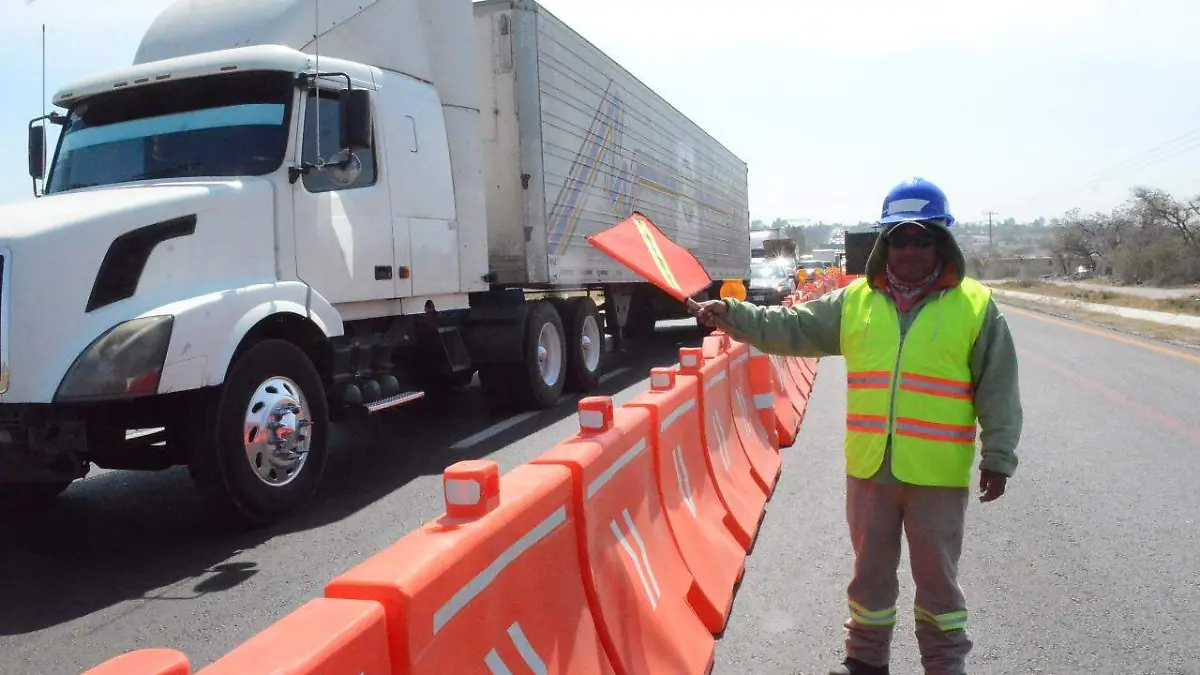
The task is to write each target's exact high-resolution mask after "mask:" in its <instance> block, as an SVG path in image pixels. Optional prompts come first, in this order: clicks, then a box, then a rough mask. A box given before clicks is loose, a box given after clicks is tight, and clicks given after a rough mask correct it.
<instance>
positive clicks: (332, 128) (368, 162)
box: [302, 90, 375, 192]
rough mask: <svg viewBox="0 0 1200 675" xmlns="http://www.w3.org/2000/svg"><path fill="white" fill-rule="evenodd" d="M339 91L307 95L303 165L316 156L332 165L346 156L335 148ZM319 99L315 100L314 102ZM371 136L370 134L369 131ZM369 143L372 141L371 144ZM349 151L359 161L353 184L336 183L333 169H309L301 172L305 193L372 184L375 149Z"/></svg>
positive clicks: (341, 150)
mask: <svg viewBox="0 0 1200 675" xmlns="http://www.w3.org/2000/svg"><path fill="white" fill-rule="evenodd" d="M339 97H340V92H338V91H331V90H320V91H319V97H318V92H313V93H310V94H309V95H308V98H307V100H306V101H305V110H304V149H303V152H302V159H303V161H304V163H305V164H309V165H311V164H316V163H317V158H318V156H320V157H321V158H322V159H324V161H325V163H326V164H334V163H336V162H339V161H342V160H344V159H346V157H347V153H346V151H345V150H344V149H343V148H340V147H338V129H339V127H340V126H341V119H340V116H339V108H338V100H339ZM318 102H319V103H318ZM318 105H320V111H321V112H320V125H321V135H320V139H321V143H320V155H318V154H317V118H318V115H317V106H318ZM372 137H374V134H372ZM372 145H373V143H372ZM352 151H353V154H354V156H355V157H357V159H358V161H359V162H361V164H362V173H361V174H359V176H358V179H357V180H355V181H354V182H353V183H350V184H345V183H343V182H339V180H338V176H337V169H336V168H335V167H327V168H326V169H325V170H323V171H322V170H318V169H312V170H311V171H309V172H308V173H306V174H304V187H305V188H306V189H308V191H309V192H329V191H331V190H350V189H354V188H361V187H368V186H370V185H374V184H375V148H374V147H370V148H353V149H352Z"/></svg>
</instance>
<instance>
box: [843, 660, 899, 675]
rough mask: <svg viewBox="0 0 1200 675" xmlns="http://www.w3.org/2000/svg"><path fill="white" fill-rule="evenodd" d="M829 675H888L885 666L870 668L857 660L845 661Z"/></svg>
mask: <svg viewBox="0 0 1200 675" xmlns="http://www.w3.org/2000/svg"><path fill="white" fill-rule="evenodd" d="M829 675H890V674H889V673H888V667H887V666H871V665H867V664H865V663H863V662H862V661H859V660H858V659H849V658H848V659H846V660H845V661H843V662H842V665H840V666H837V667H836V668H834V669H833V670H831V671H829Z"/></svg>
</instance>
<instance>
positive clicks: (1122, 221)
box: [1051, 188, 1200, 283]
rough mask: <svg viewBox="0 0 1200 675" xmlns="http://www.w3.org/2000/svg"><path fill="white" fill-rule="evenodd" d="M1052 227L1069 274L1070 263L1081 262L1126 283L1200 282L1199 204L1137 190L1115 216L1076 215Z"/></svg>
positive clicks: (1072, 213) (1075, 212) (1056, 248)
mask: <svg viewBox="0 0 1200 675" xmlns="http://www.w3.org/2000/svg"><path fill="white" fill-rule="evenodd" d="M1051 227H1052V228H1053V230H1054V232H1055V238H1054V245H1053V246H1052V251H1053V254H1054V255H1055V257H1057V258H1058V259H1059V260H1060V261H1061V262H1062V266H1063V271H1064V273H1069V272H1068V270H1067V262H1066V261H1067V259H1068V257H1081V258H1084V259H1087V260H1090V261H1092V262H1093V264H1094V266H1095V268H1096V270H1097V272H1099V273H1100V274H1102V275H1110V274H1111V275H1114V276H1116V277H1117V278H1119V279H1121V280H1122V281H1125V282H1127V283H1144V282H1151V283H1176V282H1188V281H1197V280H1200V201H1197V200H1190V201H1186V202H1181V201H1178V200H1176V199H1175V198H1173V197H1172V196H1171V195H1169V194H1167V193H1165V192H1163V191H1161V190H1153V189H1149V188H1138V189H1136V190H1134V191H1133V196H1132V197H1131V198H1130V199H1129V200H1128V201H1126V202H1125V203H1124V204H1122V205H1121V206H1119V207H1117V208H1115V209H1113V210H1112V212H1111V213H1108V214H1103V213H1095V214H1092V215H1090V216H1084V215H1082V214H1081V213H1080V212H1079V210H1078V209H1075V210H1072V211H1069V212H1068V213H1067V214H1065V216H1064V217H1062V218H1056V219H1054V220H1053V221H1051Z"/></svg>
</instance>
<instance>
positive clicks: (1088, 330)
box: [997, 298, 1200, 363]
mask: <svg viewBox="0 0 1200 675" xmlns="http://www.w3.org/2000/svg"><path fill="white" fill-rule="evenodd" d="M997 301H999V302H1003V301H1002V300H1000V299H999V298H997ZM1004 311H1005V312H1015V313H1017V314H1020V315H1022V316H1027V317H1029V318H1031V319H1037V320H1038V321H1045V322H1046V323H1056V324H1058V325H1060V326H1066V327H1067V328H1073V329H1075V330H1077V331H1081V332H1083V333H1091V334H1092V335H1099V336H1100V337H1102V338H1108V339H1109V340H1116V341H1117V342H1124V343H1125V344H1128V345H1133V346H1135V347H1141V348H1142V349H1148V350H1150V351H1155V352H1159V353H1161V354H1166V355H1168V356H1174V357H1176V358H1180V359H1187V360H1188V361H1195V362H1196V363H1200V355H1196V354H1188V353H1187V352H1181V351H1178V350H1175V349H1168V348H1167V347H1160V346H1159V345H1156V344H1151V343H1149V342H1143V341H1141V340H1135V339H1133V338H1129V337H1125V336H1123V335H1115V334H1113V333H1110V332H1107V331H1103V330H1098V329H1095V328H1088V327H1086V326H1081V325H1079V324H1077V323H1074V322H1072V321H1064V320H1062V319H1056V318H1053V317H1049V316H1046V315H1045V314H1041V313H1039V312H1032V311H1029V310H1024V309H1017V308H1016V307H1014V306H1012V305H1008V304H1006V305H1005V306H1004Z"/></svg>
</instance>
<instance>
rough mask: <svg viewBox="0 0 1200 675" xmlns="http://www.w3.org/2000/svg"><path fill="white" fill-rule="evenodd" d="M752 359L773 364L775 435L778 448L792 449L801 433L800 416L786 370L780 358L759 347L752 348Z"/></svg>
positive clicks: (772, 383) (772, 384)
mask: <svg viewBox="0 0 1200 675" xmlns="http://www.w3.org/2000/svg"><path fill="white" fill-rule="evenodd" d="M750 358H751V359H756V358H762V359H766V360H767V363H769V364H771V372H772V373H773V376H772V377H771V386H772V387H773V388H774V390H775V433H776V435H777V437H778V438H779V444H778V447H780V448H790V447H792V445H794V444H795V443H796V434H797V433H798V432H799V431H800V416H799V415H797V414H796V408H795V406H793V405H792V399H791V396H792V395H791V392H790V391H789V390H788V387H787V383H788V381H789V378H788V375H787V373H786V372H785V369H784V368H783V366H782V365H781V362H780V359H779V357H778V356H775V355H773V354H767V353H766V352H763V351H762V350H760V349H758V348H757V347H751V348H750Z"/></svg>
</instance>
